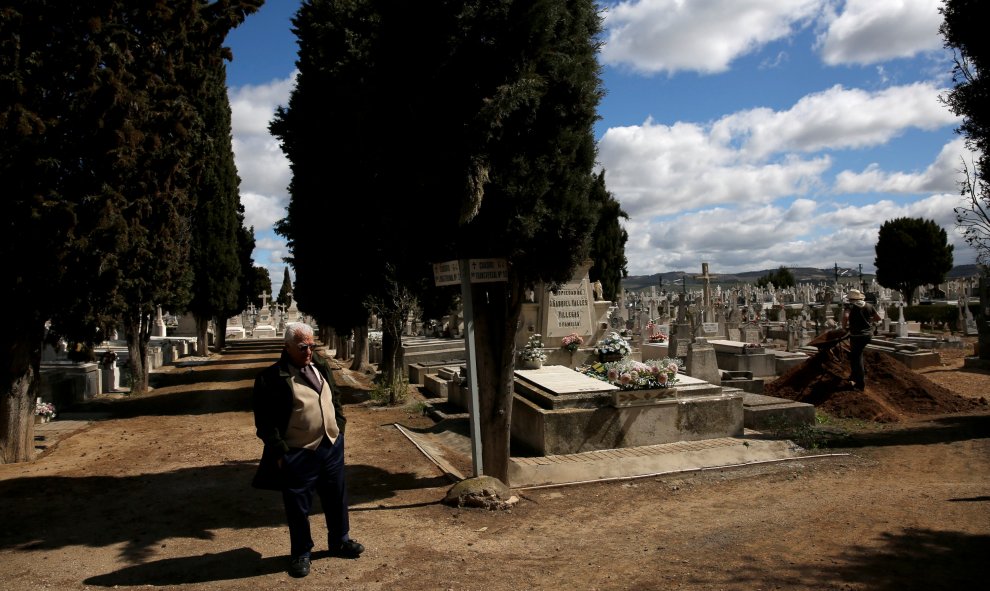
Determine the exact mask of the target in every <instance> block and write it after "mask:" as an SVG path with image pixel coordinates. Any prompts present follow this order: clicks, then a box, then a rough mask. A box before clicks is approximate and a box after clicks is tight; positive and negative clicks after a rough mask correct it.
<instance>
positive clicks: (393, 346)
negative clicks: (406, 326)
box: [378, 315, 402, 404]
mask: <svg viewBox="0 0 990 591" xmlns="http://www.w3.org/2000/svg"><path fill="white" fill-rule="evenodd" d="M378 371H380V372H381V374H382V376H381V379H382V383H383V384H390V385H394V384H396V383H397V382H398V381H399V378H401V377H402V321H401V319H400V318H399V317H398V315H393V316H386V317H384V318H383V319H382V360H381V363H379V364H378ZM397 398H398V393H397V392H395V391H393V390H392V389H390V390H389V395H388V403H389V404H395V403H396V402H397Z"/></svg>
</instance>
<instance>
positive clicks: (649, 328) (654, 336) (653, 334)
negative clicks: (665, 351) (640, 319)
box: [646, 320, 667, 343]
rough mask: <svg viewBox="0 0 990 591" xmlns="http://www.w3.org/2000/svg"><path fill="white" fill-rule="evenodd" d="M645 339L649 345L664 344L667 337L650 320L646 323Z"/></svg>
mask: <svg viewBox="0 0 990 591" xmlns="http://www.w3.org/2000/svg"><path fill="white" fill-rule="evenodd" d="M646 339H647V340H648V341H649V342H651V343H666V342H667V335H666V334H664V332H663V331H662V330H660V328H659V327H658V326H657V325H656V324H654V322H653V321H652V320H650V321H649V322H647V323H646Z"/></svg>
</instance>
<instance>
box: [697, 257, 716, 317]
mask: <svg viewBox="0 0 990 591" xmlns="http://www.w3.org/2000/svg"><path fill="white" fill-rule="evenodd" d="M717 277H718V275H709V274H708V263H701V275H695V277H694V278H695V279H701V286H702V297H703V300H702V301H703V306H704V320H705V322H711V321H712V311H713V308H712V284H711V280H712V279H715V278H717Z"/></svg>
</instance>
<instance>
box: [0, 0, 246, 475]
mask: <svg viewBox="0 0 990 591" xmlns="http://www.w3.org/2000/svg"><path fill="white" fill-rule="evenodd" d="M260 3H261V0H242V1H240V2H230V1H223V2H217V3H214V4H210V5H207V4H204V3H202V2H199V1H198V0H179V1H165V0H154V1H152V2H146V3H142V4H140V5H137V4H135V3H132V2H124V1H123V0H96V1H94V2H81V3H68V4H66V3H58V4H56V3H53V2H41V1H37V0H15V1H13V2H8V3H7V4H6V5H5V6H4V7H3V8H2V9H0V96H2V99H0V183H2V184H3V186H4V188H5V191H6V192H7V194H8V195H9V199H8V203H7V204H8V211H9V213H10V217H9V218H8V220H9V222H8V223H7V228H6V231H5V232H4V233H3V234H4V237H3V239H2V242H0V249H2V253H3V254H4V255H6V258H7V259H8V260H10V261H13V267H14V268H13V272H12V273H9V274H8V275H5V277H6V279H4V281H8V282H9V283H8V284H7V287H8V289H5V290H4V292H5V293H8V294H11V297H12V299H14V300H15V302H14V303H13V305H14V306H15V307H16V309H18V310H19V313H18V314H17V315H16V318H14V319H13V320H12V322H13V325H12V326H10V327H8V330H7V331H5V332H4V336H3V337H2V339H3V341H4V343H3V345H2V346H0V461H3V462H10V461H20V460H25V459H29V458H30V457H32V456H33V421H32V417H31V414H32V413H31V410H32V405H33V402H34V398H35V396H36V390H37V375H38V371H39V367H40V351H41V339H42V335H43V326H44V322H45V321H46V319H49V318H50V319H52V320H53V321H54V322H55V325H56V326H58V327H59V328H60V330H61V331H63V332H68V333H74V334H75V336H76V337H77V338H80V339H87V338H92V335H93V334H94V332H95V331H94V327H96V326H98V325H99V324H100V323H101V322H103V321H104V320H105V319H106V318H107V317H109V316H121V317H123V318H124V325H125V334H126V335H127V338H128V343H129V346H130V356H129V357H130V363H131V367H132V373H133V375H134V377H135V380H134V384H133V389H134V390H135V391H138V392H140V391H142V390H143V389H144V388H145V387H146V386H147V368H145V367H144V365H143V359H144V358H145V354H146V344H147V340H148V336H149V334H150V320H151V314H152V312H153V311H154V307H155V305H156V304H162V305H165V306H170V305H184V302H185V298H186V295H185V287H186V286H187V283H188V275H187V274H186V272H185V270H186V269H187V254H188V244H189V240H190V236H189V234H190V228H189V216H190V213H191V207H190V205H191V201H190V199H189V191H188V187H189V182H190V179H189V175H188V173H187V171H188V170H189V168H190V162H189V157H190V151H189V150H188V147H187V145H186V141H187V140H188V139H189V137H190V134H191V133H193V132H194V131H195V129H196V127H197V126H198V125H199V120H198V115H197V113H196V112H195V110H194V109H192V108H191V106H190V101H189V99H188V94H187V93H188V92H189V90H190V88H198V87H197V86H196V84H195V81H196V80H197V77H198V76H199V74H197V72H198V71H199V70H198V68H199V66H200V65H201V59H202V58H203V56H204V55H206V54H208V53H210V52H211V51H214V52H215V51H218V50H219V47H204V46H203V45H201V44H198V41H201V40H202V38H203V35H202V31H203V29H204V28H205V27H207V26H215V25H217V23H221V22H223V23H228V24H229V23H232V22H240V19H243V15H244V14H245V11H247V10H251V9H252V8H251V7H252V6H253V7H254V8H256V7H257V6H258V5H260Z"/></svg>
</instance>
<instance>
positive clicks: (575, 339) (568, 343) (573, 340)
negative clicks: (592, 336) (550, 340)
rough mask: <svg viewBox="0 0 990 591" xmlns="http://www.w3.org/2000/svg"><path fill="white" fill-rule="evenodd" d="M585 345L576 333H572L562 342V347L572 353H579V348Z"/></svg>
mask: <svg viewBox="0 0 990 591" xmlns="http://www.w3.org/2000/svg"><path fill="white" fill-rule="evenodd" d="M583 344H584V339H583V338H581V335H579V334H577V333H576V332H572V333H571V334H569V335H567V336H566V337H564V338H562V339H561V340H560V346H561V347H563V348H564V349H567V350H568V351H569V352H571V353H573V352H575V351H577V350H578V347H580V346H581V345H583Z"/></svg>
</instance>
